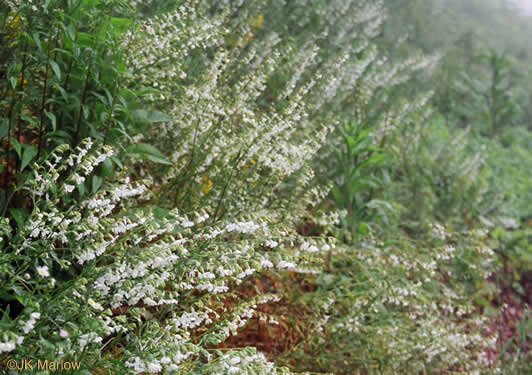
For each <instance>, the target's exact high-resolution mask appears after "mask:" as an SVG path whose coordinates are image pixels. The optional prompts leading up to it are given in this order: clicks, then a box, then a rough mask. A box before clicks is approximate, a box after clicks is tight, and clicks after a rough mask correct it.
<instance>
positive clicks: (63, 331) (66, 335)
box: [59, 329, 69, 338]
mask: <svg viewBox="0 0 532 375" xmlns="http://www.w3.org/2000/svg"><path fill="white" fill-rule="evenodd" d="M59 336H61V337H62V338H67V337H68V336H69V334H68V332H67V331H65V330H64V329H62V330H60V331H59Z"/></svg>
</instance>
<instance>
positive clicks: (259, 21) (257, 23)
mask: <svg viewBox="0 0 532 375" xmlns="http://www.w3.org/2000/svg"><path fill="white" fill-rule="evenodd" d="M249 23H250V25H251V26H252V27H253V28H254V29H255V30H260V29H262V28H263V27H264V16H263V15H262V14H259V15H258V16H257V17H255V18H252V19H251V21H250V22H249Z"/></svg>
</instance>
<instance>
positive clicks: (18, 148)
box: [11, 138, 22, 158]
mask: <svg viewBox="0 0 532 375" xmlns="http://www.w3.org/2000/svg"><path fill="white" fill-rule="evenodd" d="M11 145H12V146H13V149H14V150H15V151H16V152H17V155H18V157H19V158H20V157H21V156H22V145H21V144H20V143H19V142H18V141H17V140H16V139H14V138H13V139H12V140H11Z"/></svg>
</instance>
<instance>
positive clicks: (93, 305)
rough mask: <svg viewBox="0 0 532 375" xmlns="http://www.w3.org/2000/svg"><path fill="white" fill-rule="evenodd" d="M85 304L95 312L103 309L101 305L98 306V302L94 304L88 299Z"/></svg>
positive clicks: (93, 301)
mask: <svg viewBox="0 0 532 375" xmlns="http://www.w3.org/2000/svg"><path fill="white" fill-rule="evenodd" d="M87 303H88V304H89V306H91V307H92V308H93V309H95V310H103V307H102V305H100V304H99V303H98V302H96V301H95V300H93V299H92V298H89V300H88V301H87Z"/></svg>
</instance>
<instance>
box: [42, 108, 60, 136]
mask: <svg viewBox="0 0 532 375" xmlns="http://www.w3.org/2000/svg"><path fill="white" fill-rule="evenodd" d="M44 113H45V115H46V117H48V118H49V119H50V121H51V122H52V129H53V131H54V132H55V130H56V128H57V119H56V118H55V115H54V114H53V113H52V112H48V111H44Z"/></svg>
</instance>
